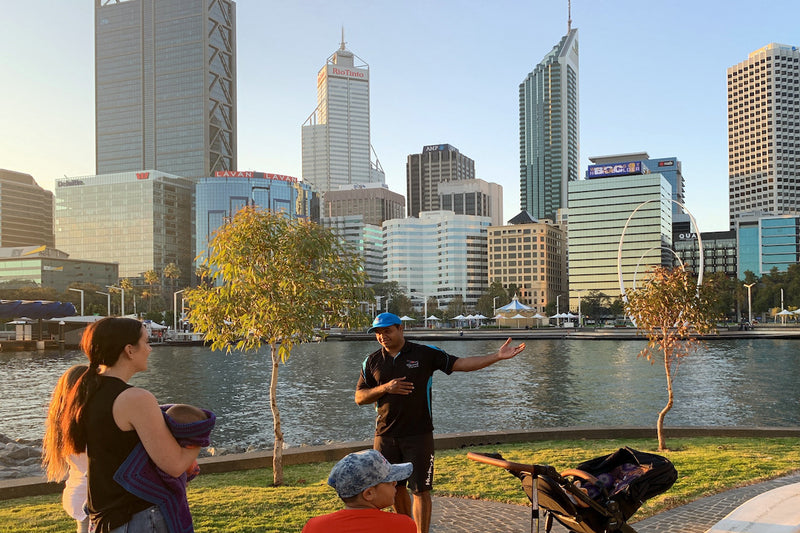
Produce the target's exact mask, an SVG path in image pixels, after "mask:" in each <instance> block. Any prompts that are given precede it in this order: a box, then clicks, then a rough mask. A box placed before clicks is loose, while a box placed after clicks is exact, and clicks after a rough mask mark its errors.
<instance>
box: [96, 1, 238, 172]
mask: <svg viewBox="0 0 800 533" xmlns="http://www.w3.org/2000/svg"><path fill="white" fill-rule="evenodd" d="M95 115H96V125H95V134H96V135H95V137H96V140H95V143H96V147H95V148H96V149H95V152H96V165H97V167H96V172H97V173H98V174H106V173H116V172H126V171H141V170H144V169H155V170H159V171H162V172H168V173H170V174H174V175H178V176H183V177H193V178H196V177H202V176H212V175H213V174H214V172H215V171H217V170H231V169H236V5H235V3H234V2H233V1H231V0H214V1H197V0H118V1H115V2H111V1H108V0H95Z"/></svg>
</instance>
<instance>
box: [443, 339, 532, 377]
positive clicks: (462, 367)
mask: <svg viewBox="0 0 800 533" xmlns="http://www.w3.org/2000/svg"><path fill="white" fill-rule="evenodd" d="M524 349H525V343H524V342H523V343H522V344H519V345H518V346H511V338H510V337H509V339H508V340H507V341H506V342H505V344H503V345H502V346H501V347H500V349H499V350H497V351H496V352H495V353H492V354H489V355H479V356H475V357H459V358H458V359H456V361H455V362H454V363H453V371H454V372H472V371H473V370H480V369H481V368H486V367H487V366H489V365H493V364H495V363H496V362H498V361H502V360H503V359H511V358H512V357H516V355H517V354H518V353H520V352H521V351H522V350H524Z"/></svg>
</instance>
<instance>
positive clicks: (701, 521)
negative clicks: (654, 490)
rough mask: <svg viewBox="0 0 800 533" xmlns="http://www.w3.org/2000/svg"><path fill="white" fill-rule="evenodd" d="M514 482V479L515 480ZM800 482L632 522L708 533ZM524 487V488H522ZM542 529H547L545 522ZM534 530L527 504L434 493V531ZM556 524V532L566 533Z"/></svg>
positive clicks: (788, 479) (761, 486)
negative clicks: (752, 502)
mask: <svg viewBox="0 0 800 533" xmlns="http://www.w3.org/2000/svg"><path fill="white" fill-rule="evenodd" d="M512 481H514V480H512ZM799 482H800V473H795V474H792V475H789V476H785V477H782V478H778V479H773V480H770V481H765V482H763V483H758V484H755V485H750V486H747V487H742V488H738V489H732V490H729V491H726V492H722V493H720V494H715V495H713V496H707V497H705V498H701V499H699V500H695V501H694V502H692V503H688V504H686V505H683V506H681V507H676V508H675V509H671V510H669V511H666V512H663V513H661V514H658V515H655V516H652V517H650V518H648V519H646V520H642V521H640V522H634V521H635V520H636V515H633V518H632V519H631V521H629V524H630V525H631V526H632V527H633V528H634V529H636V531H637V532H638V533H667V532H679V533H705V531H707V530H708V529H710V528H711V527H712V526H713V525H714V524H716V523H717V522H719V521H720V520H722V519H723V518H724V517H725V516H726V515H727V514H728V513H730V512H731V511H733V510H734V509H736V508H737V507H739V506H740V505H741V504H743V503H744V502H746V501H747V500H749V499H751V498H753V497H755V496H758V495H759V494H761V493H763V492H766V491H768V490H771V489H774V488H777V487H781V486H784V485H789V484H792V483H799ZM520 490H522V488H521V487H520ZM540 527H541V529H540V531H542V532H544V523H543V522H542V524H541V526H540ZM529 531H531V509H530V507H526V506H523V505H511V504H505V503H495V502H487V501H482V500H466V499H462V498H445V497H436V496H434V502H433V517H432V521H431V532H432V533H525V532H529ZM566 531H567V530H566V529H565V528H564V527H562V526H561V525H560V524H554V525H553V529H552V532H553V533H565V532H566Z"/></svg>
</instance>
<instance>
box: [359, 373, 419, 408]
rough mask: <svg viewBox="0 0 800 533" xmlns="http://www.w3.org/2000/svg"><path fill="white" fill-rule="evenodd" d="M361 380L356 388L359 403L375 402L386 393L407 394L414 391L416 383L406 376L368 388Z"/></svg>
mask: <svg viewBox="0 0 800 533" xmlns="http://www.w3.org/2000/svg"><path fill="white" fill-rule="evenodd" d="M361 383H362V382H361V380H359V383H358V387H357V388H356V403H357V404H358V405H367V404H370V403H375V402H377V401H378V399H379V398H381V397H382V396H383V395H385V394H402V395H404V396H407V395H409V394H411V393H412V392H413V391H414V384H413V383H411V382H410V381H406V378H397V379H393V380H392V381H389V382H388V383H384V384H382V385H378V386H377V387H372V388H366V387H363V386H362V384H361Z"/></svg>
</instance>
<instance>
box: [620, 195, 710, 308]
mask: <svg viewBox="0 0 800 533" xmlns="http://www.w3.org/2000/svg"><path fill="white" fill-rule="evenodd" d="M656 201H660V200H656V199H652V200H645V201H644V202H642V203H641V204H639V205H638V206H636V209H634V210H633V212H631V214H630V215H629V216H628V220H626V221H625V226H623V228H622V235H620V236H619V247H618V248H617V275H618V276H619V292H620V294H621V295H622V301H623V302H627V301H628V295H627V294H625V283H624V281H623V279H622V245H623V243H624V241H625V232H626V231H627V229H628V224H630V223H631V219H632V218H633V216H634V215H635V214H636V212H637V211H639V209H641V208H642V207H644V206H645V205H647V204H649V203H652V202H656ZM672 203H673V204H676V205H678V206H679V207H681V208H682V209H683V210H684V211H685V212H686V214H687V215H689V220H690V221H691V225H692V226H693V227H694V229H695V231H696V232H697V245H698V248H699V251H700V268H698V272H697V287H698V288H699V287H700V285H702V283H703V270H704V268H705V264H704V261H703V239H702V238H701V237H700V229H699V228H698V227H697V221H696V220H695V218H694V215H692V214H691V213H690V212H689V210H688V209H686V206H684V205H683V204H682V203H680V202H678V201H677V200H672ZM690 229H691V228H690ZM651 250H653V248H651V249H650V250H647V252H645V254H647V253H648V252H650V251H651ZM673 253H675V252H674V251H673ZM642 257H644V255H642ZM679 260H680V258H679ZM639 264H641V257H640V258H639V263H637V265H636V269H637V270H638V268H639ZM681 265H683V262H681ZM635 279H636V274H635V272H634V287H635V283H636V281H635Z"/></svg>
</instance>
